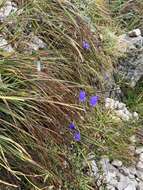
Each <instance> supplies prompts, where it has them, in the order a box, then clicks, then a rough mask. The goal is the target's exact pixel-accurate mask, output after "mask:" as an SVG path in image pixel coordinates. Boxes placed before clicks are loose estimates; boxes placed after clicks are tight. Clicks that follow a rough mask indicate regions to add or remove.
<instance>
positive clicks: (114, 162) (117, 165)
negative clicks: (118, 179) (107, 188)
mask: <svg viewBox="0 0 143 190" xmlns="http://www.w3.org/2000/svg"><path fill="white" fill-rule="evenodd" d="M122 164H123V163H122V162H121V161H120V160H114V161H113V162H112V165H113V166H115V167H117V168H118V167H121V166H122Z"/></svg>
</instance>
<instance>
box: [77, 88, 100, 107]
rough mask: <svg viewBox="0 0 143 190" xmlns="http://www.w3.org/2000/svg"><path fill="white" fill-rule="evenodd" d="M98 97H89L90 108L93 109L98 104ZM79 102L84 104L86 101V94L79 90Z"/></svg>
mask: <svg viewBox="0 0 143 190" xmlns="http://www.w3.org/2000/svg"><path fill="white" fill-rule="evenodd" d="M98 100H99V96H91V97H90V100H89V104H90V106H91V107H95V106H96V105H97V103H98ZM79 101H80V102H85V101H86V93H85V91H83V90H81V91H80V93H79Z"/></svg>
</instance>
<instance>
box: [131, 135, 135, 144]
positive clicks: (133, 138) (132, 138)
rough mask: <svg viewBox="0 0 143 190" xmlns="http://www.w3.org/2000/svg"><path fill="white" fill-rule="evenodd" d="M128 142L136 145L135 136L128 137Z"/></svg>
mask: <svg viewBox="0 0 143 190" xmlns="http://www.w3.org/2000/svg"><path fill="white" fill-rule="evenodd" d="M130 141H131V142H132V143H136V136H135V135H132V136H131V137H130Z"/></svg>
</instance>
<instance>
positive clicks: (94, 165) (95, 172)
mask: <svg viewBox="0 0 143 190" xmlns="http://www.w3.org/2000/svg"><path fill="white" fill-rule="evenodd" d="M91 167H92V172H93V175H94V176H95V177H98V176H97V174H98V171H99V170H98V167H97V164H96V161H95V160H92V161H91Z"/></svg>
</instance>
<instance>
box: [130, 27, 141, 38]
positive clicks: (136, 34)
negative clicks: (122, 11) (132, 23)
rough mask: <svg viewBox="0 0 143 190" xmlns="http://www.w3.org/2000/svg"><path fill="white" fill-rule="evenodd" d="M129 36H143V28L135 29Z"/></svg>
mask: <svg viewBox="0 0 143 190" xmlns="http://www.w3.org/2000/svg"><path fill="white" fill-rule="evenodd" d="M128 35H129V37H138V36H141V30H140V29H139V28H137V29H134V30H132V31H130V32H129V33H128Z"/></svg>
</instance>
